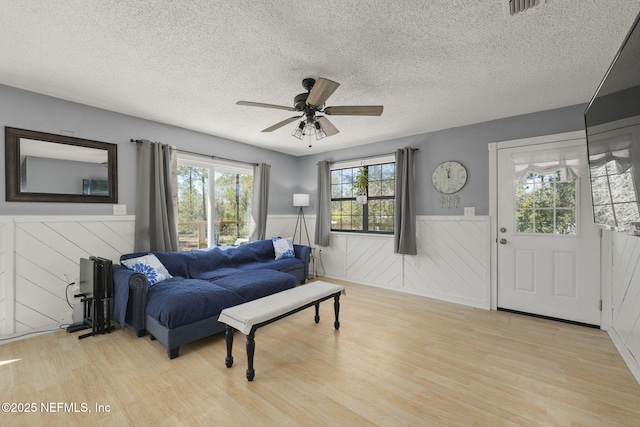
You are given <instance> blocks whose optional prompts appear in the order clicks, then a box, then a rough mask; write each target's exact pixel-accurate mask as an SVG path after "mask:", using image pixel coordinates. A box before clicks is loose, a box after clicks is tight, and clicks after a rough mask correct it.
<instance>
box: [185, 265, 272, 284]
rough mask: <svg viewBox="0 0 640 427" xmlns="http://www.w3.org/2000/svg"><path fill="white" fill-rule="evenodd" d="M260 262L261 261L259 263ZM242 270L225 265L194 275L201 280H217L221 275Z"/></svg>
mask: <svg viewBox="0 0 640 427" xmlns="http://www.w3.org/2000/svg"><path fill="white" fill-rule="evenodd" d="M259 264H262V263H259ZM241 272H242V270H241V269H239V268H231V267H227V268H218V269H216V270H213V271H205V272H204V273H202V274H200V275H199V276H198V277H196V279H201V280H217V279H220V278H222V277H226V276H229V275H231V274H237V273H241Z"/></svg>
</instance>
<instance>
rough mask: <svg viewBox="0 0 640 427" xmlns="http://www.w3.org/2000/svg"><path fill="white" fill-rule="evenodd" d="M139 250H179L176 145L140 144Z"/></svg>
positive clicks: (135, 239)
mask: <svg viewBox="0 0 640 427" xmlns="http://www.w3.org/2000/svg"><path fill="white" fill-rule="evenodd" d="M136 147H137V182H136V220H135V232H134V250H135V252H146V251H162V252H170V251H177V250H178V217H177V212H178V191H177V189H178V156H177V153H176V149H175V147H173V146H171V145H167V144H160V143H157V142H151V141H148V140H142V141H140V142H137V143H136Z"/></svg>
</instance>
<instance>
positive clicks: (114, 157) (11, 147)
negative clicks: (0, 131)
mask: <svg viewBox="0 0 640 427" xmlns="http://www.w3.org/2000/svg"><path fill="white" fill-rule="evenodd" d="M4 129H5V133H4V145H5V180H6V182H5V185H6V201H7V202H66V203H114V204H115V203H118V145H117V144H111V143H108V142H99V141H92V140H90V139H82V138H75V137H72V136H66V135H56V134H52V133H44V132H36V131H32V130H25V129H16V128H11V127H8V126H5V128H4ZM21 138H28V139H34V140H38V141H45V142H53V143H56V144H66V145H74V146H78V147H87V148H95V149H98V150H106V152H107V169H108V172H107V181H108V183H109V194H108V195H107V196H96V195H88V194H56V193H28V192H23V191H21V190H20V139H21Z"/></svg>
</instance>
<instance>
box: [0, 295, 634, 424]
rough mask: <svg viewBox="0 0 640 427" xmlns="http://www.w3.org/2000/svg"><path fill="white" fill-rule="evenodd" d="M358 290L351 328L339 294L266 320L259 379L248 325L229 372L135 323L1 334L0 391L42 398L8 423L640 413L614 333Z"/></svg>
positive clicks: (413, 420)
mask: <svg viewBox="0 0 640 427" xmlns="http://www.w3.org/2000/svg"><path fill="white" fill-rule="evenodd" d="M337 283H343V282H337ZM345 287H346V292H347V294H346V296H343V297H342V298H341V302H342V304H341V316H340V321H341V328H340V330H339V331H337V332H336V331H335V330H334V329H333V304H332V303H331V301H327V302H325V303H323V304H322V305H321V310H320V316H321V321H320V323H319V324H315V323H314V322H313V315H314V312H313V309H307V310H305V311H302V312H300V313H297V314H295V315H293V316H290V317H287V318H285V319H282V320H280V321H278V322H276V323H274V324H272V325H269V326H266V327H264V328H261V329H259V330H258V331H257V333H256V357H255V369H256V378H255V380H254V381H253V382H251V383H249V382H248V381H247V380H246V378H245V369H246V356H245V352H244V339H243V336H242V335H237V337H236V341H235V348H234V350H235V351H234V358H235V364H234V366H233V367H232V368H230V369H227V368H226V367H225V364H224V358H225V343H224V337H223V336H221V335H220V336H216V337H213V338H209V339H205V340H202V341H200V342H198V343H195V344H192V345H189V346H186V347H184V348H181V350H180V357H178V358H177V359H174V360H169V359H168V358H167V355H166V351H165V350H164V349H162V348H161V346H160V344H158V343H157V342H155V341H150V340H149V338H148V337H144V338H137V337H135V336H134V334H133V333H132V332H131V331H129V330H125V331H124V332H123V331H121V330H118V331H116V332H114V333H111V334H109V335H103V336H96V337H90V338H87V339H84V340H81V341H80V340H78V339H77V336H78V335H79V334H78V333H76V334H67V333H66V332H64V331H60V332H55V333H51V334H46V335H41V336H37V337H34V338H29V339H24V340H21V341H16V342H11V343H8V344H4V345H0V396H1V398H0V401H1V402H13V403H16V404H23V405H24V404H27V403H35V404H36V406H37V412H36V413H22V414H15V413H1V414H0V424H1V425H3V426H7V425H25V426H26V425H28V426H33V425H47V426H52V425H77V426H85V425H98V426H100V425H103V426H116V425H118V426H124V425H136V426H143V425H148V426H161V425H166V426H178V425H223V426H232V425H238V426H253V425H260V426H270V425H273V426H299V425H304V426H313V425H322V426H337V425H358V426H363V425H384V426H399V425H400V426H401V425H411V426H423V425H426V426H432V425H435V426H439V425H465V426H466V425H478V426H500V425H513V426H526V425H535V426H539V425H550V426H565V425H584V426H615V425H628V426H632V425H635V426H637V425H639V424H640V385H639V384H638V383H637V382H636V380H635V379H634V377H633V375H632V374H631V372H630V371H629V369H628V368H627V367H626V365H625V364H624V362H623V361H622V358H621V357H620V355H619V354H618V353H617V351H616V349H615V347H614V345H613V344H612V342H611V341H610V339H609V337H608V336H607V334H606V333H605V332H603V331H600V330H596V329H589V328H585V327H580V326H574V325H568V324H563V323H558V322H553V321H548V320H543V319H536V318H531V317H526V316H520V315H516V314H511V313H505V312H496V311H485V310H481V309H474V308H469V307H465V306H460V305H456V304H450V303H445V302H441V301H436V300H430V299H427V298H421V297H417V296H412V295H407V294H402V293H398V292H393V291H388V290H383V289H378V288H373V287H368V286H362V285H356V284H350V283H345ZM58 402H60V403H61V404H62V406H57V405H56V404H57V403H58ZM65 403H66V404H67V408H66V409H67V410H69V409H72V410H73V409H74V408H73V406H71V405H70V404H75V405H76V408H75V409H76V410H77V411H79V412H65V408H64V406H63V405H64V404H65ZM83 404H85V405H86V406H83ZM42 405H44V406H47V405H48V406H49V407H53V408H54V409H58V410H59V411H61V412H56V413H51V412H49V413H45V412H43V408H42ZM96 405H103V406H102V407H100V408H102V409H103V411H96ZM106 405H108V411H107V407H106ZM85 409H86V410H88V411H90V412H86V413H85V412H82V411H83V410H85Z"/></svg>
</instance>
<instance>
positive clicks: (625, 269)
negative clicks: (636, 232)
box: [603, 231, 640, 382]
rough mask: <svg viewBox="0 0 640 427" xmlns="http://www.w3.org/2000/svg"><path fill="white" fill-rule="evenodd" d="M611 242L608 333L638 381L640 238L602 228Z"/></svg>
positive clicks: (639, 367) (639, 366)
mask: <svg viewBox="0 0 640 427" xmlns="http://www.w3.org/2000/svg"><path fill="white" fill-rule="evenodd" d="M604 233H605V235H604V236H603V237H605V238H604V239H603V241H604V242H609V243H610V244H611V251H610V257H611V258H610V260H609V261H610V262H611V274H610V277H609V278H605V280H607V279H608V280H609V281H610V291H611V295H610V310H611V313H610V314H611V319H610V320H611V324H610V327H609V330H608V332H609V336H610V337H611V339H612V340H613V342H614V343H615V345H616V347H617V348H618V351H619V352H620V354H621V355H622V357H623V359H624V360H625V362H626V364H627V366H628V367H629V369H630V370H631V372H633V375H634V376H635V378H636V380H637V381H638V382H640V263H639V260H640V238H639V237H635V236H630V235H627V234H624V233H616V232H613V231H605V232H604Z"/></svg>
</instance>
